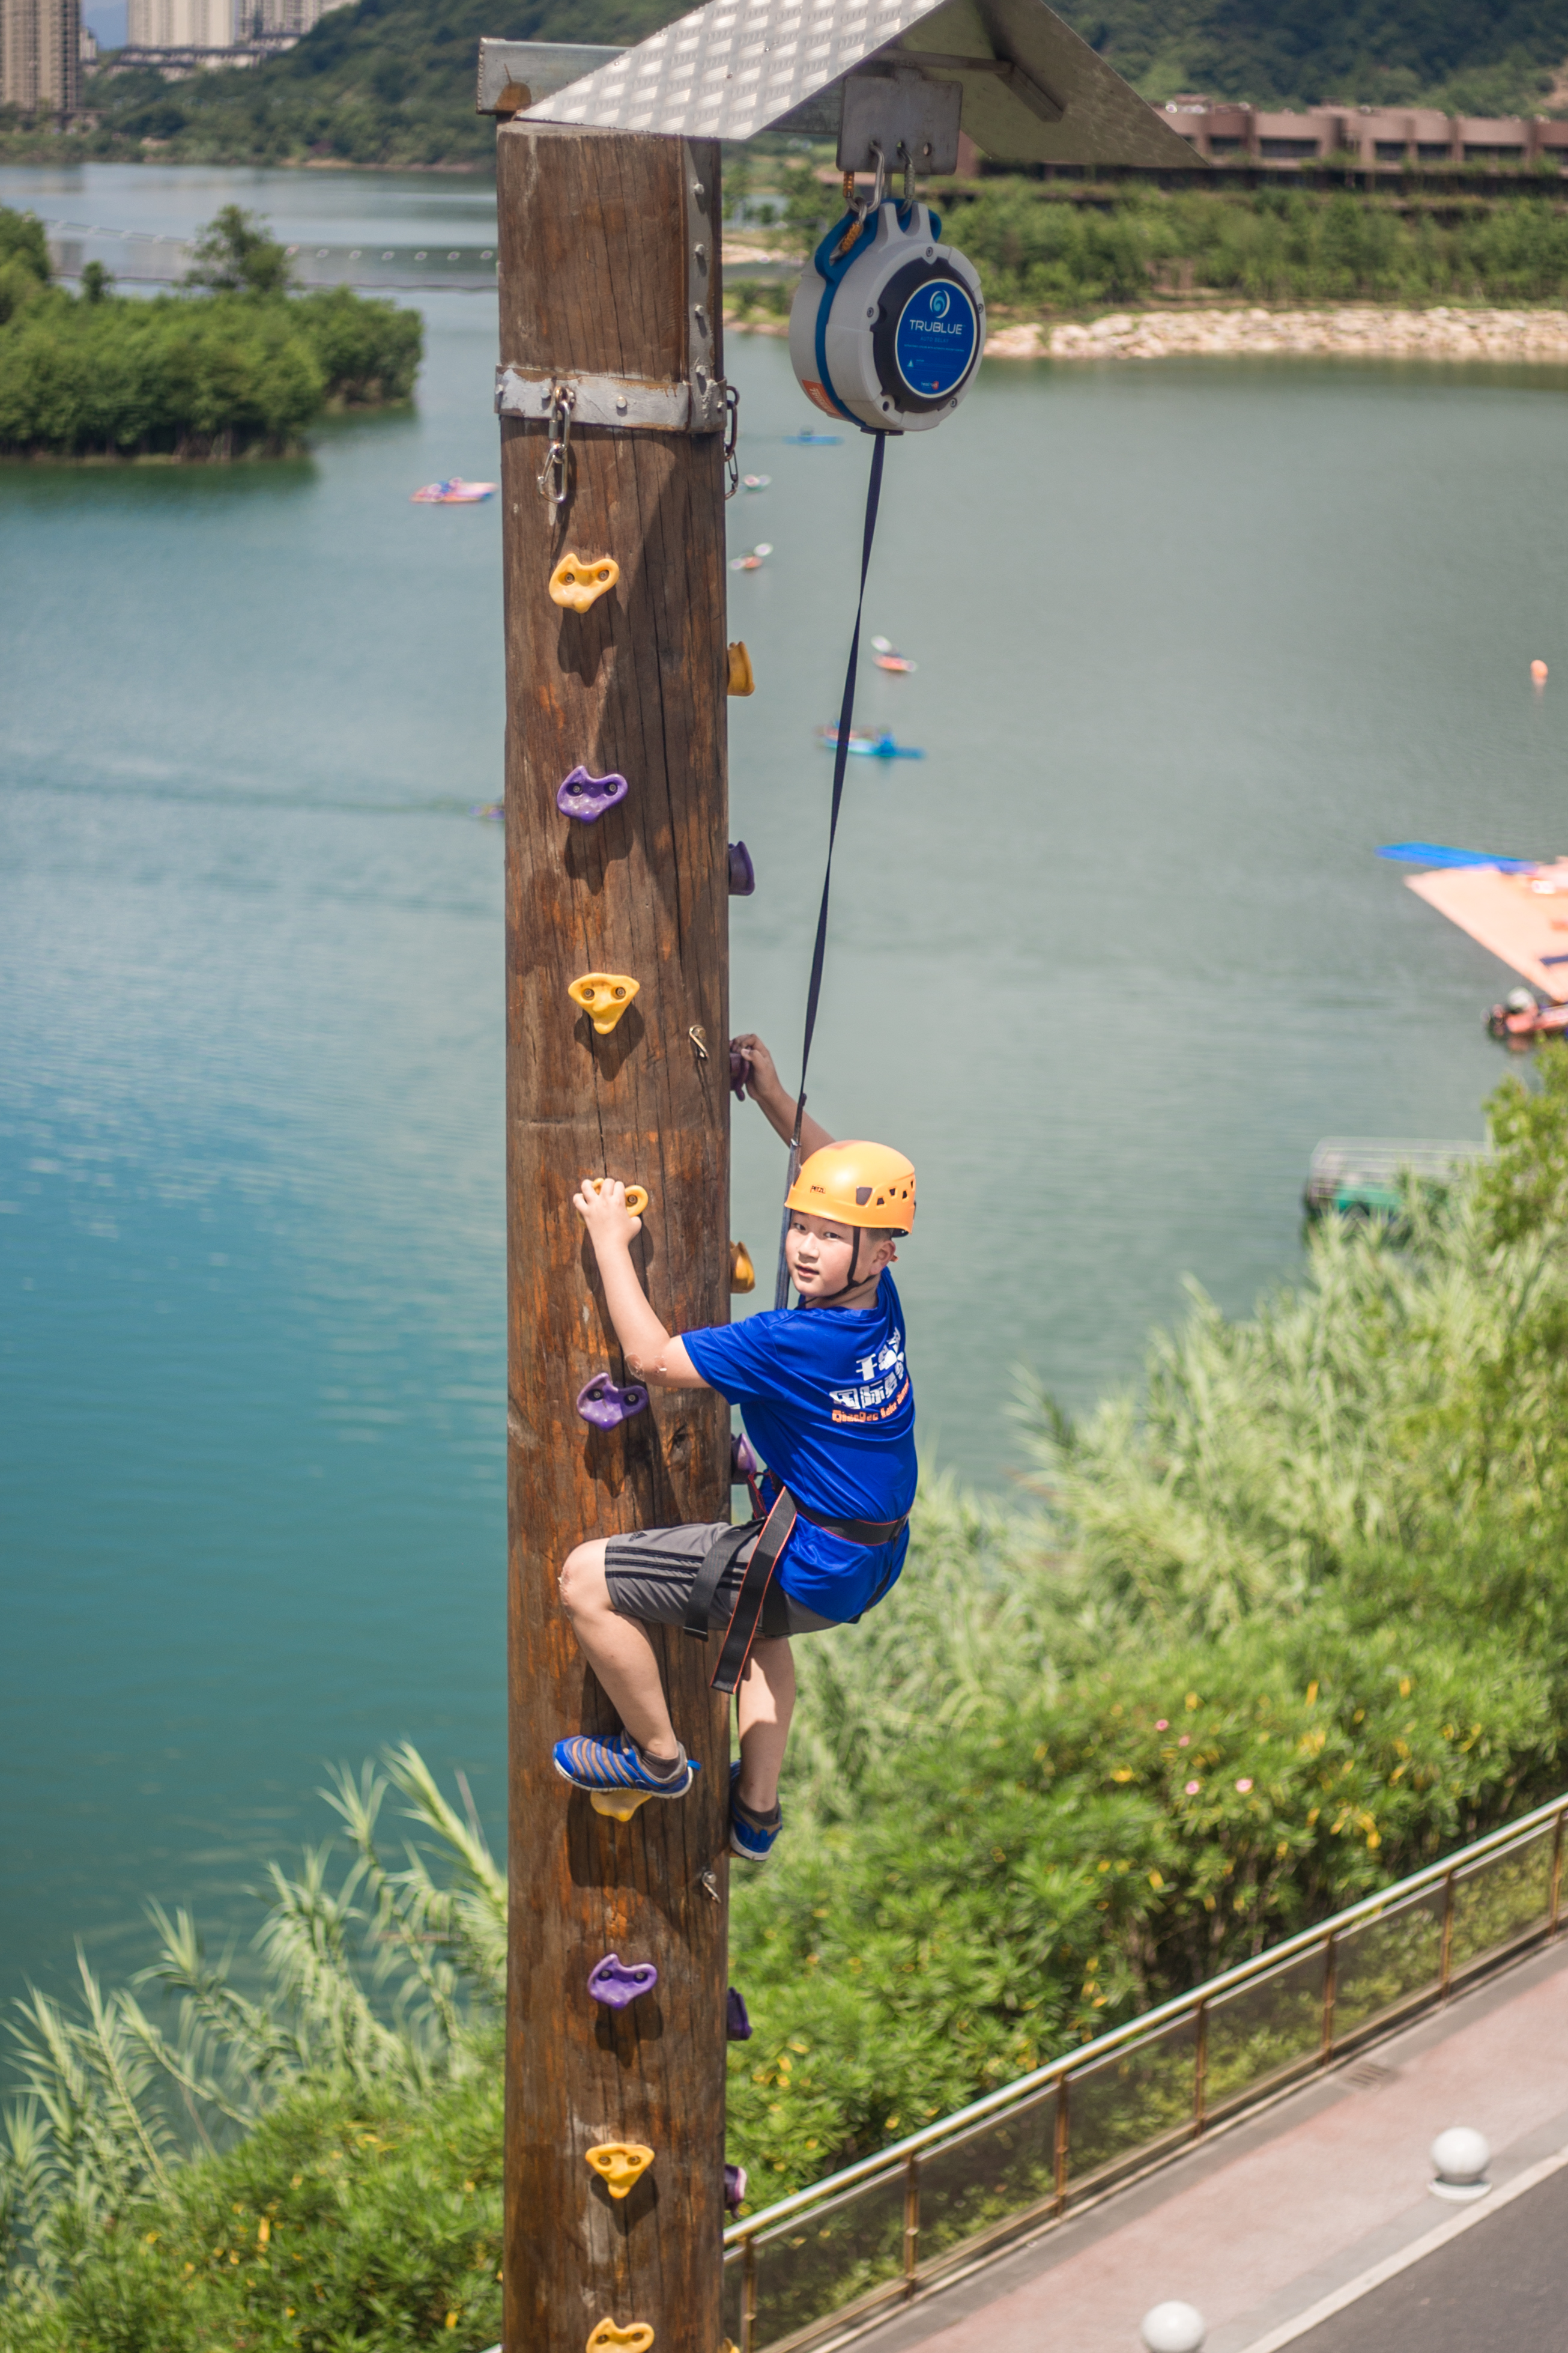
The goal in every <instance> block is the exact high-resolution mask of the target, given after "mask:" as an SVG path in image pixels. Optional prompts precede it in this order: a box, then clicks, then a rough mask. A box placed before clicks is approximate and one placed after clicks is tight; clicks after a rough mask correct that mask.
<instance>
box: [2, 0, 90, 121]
mask: <svg viewBox="0 0 1568 2353" xmlns="http://www.w3.org/2000/svg"><path fill="white" fill-rule="evenodd" d="M80 93H81V0H0V104H3V105H5V106H16V107H19V108H20V109H21V111H22V112H23V113H24V114H52V115H57V116H60V117H64V116H66V115H68V114H74V113H75V112H76V111H77V107H78V104H79V99H80Z"/></svg>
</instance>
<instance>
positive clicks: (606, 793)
mask: <svg viewBox="0 0 1568 2353" xmlns="http://www.w3.org/2000/svg"><path fill="white" fill-rule="evenodd" d="M630 790H631V786H629V785H628V784H627V782H626V778H625V776H616V775H614V774H611V775H610V776H590V775H589V774H588V771H587V769H586V768H574V769H573V771H572V774H571V775H570V776H564V777H563V778H562V781H561V783H560V784H559V785H558V786H556V788H555V806H556V807H557V808H558V809H559V810H560V812H561V814H562V816H563V817H574V818H576V819H577V821H578V823H579V824H580V825H596V824H597V823H598V821H599V819H600V818H602V817H603V816H604V814H605V810H606V809H613V808H614V807H616V804H617V803H618V802H620V801H624V800H625V799H626V795H627V794H628V793H629V792H630ZM733 887H734V886H733V884H731V889H732V888H733Z"/></svg>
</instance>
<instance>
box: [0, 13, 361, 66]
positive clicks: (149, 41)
mask: <svg viewBox="0 0 1568 2353" xmlns="http://www.w3.org/2000/svg"><path fill="white" fill-rule="evenodd" d="M6 5H9V0H0V7H4V6H6ZM347 5H350V0H129V6H128V8H127V11H126V26H125V42H126V45H125V47H124V49H122V50H121V53H120V61H121V63H122V64H129V63H132V62H144V63H147V64H154V65H155V64H163V63H165V62H166V63H167V64H168V65H169V66H170V67H171V68H174V67H177V68H179V69H182V70H184V71H190V70H191V69H194V68H195V67H198V66H203V65H213V66H216V65H249V64H251V63H253V62H254V61H255V60H256V59H257V58H261V57H271V56H274V55H276V54H277V52H278V51H279V50H280V49H291V48H292V47H293V46H294V44H295V42H296V41H297V40H298V39H299V38H300V35H301V34H303V33H308V32H309V31H310V28H311V26H313V25H317V24H319V23H320V22H321V18H322V17H323V16H325V15H326V14H327V12H328V10H329V9H330V8H334V7H344V6H347Z"/></svg>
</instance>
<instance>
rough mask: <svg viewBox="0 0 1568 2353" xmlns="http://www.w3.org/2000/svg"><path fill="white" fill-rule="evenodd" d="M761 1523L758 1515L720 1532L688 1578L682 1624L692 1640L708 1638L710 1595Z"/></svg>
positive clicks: (711, 1599)
mask: <svg viewBox="0 0 1568 2353" xmlns="http://www.w3.org/2000/svg"><path fill="white" fill-rule="evenodd" d="M762 1525H763V1522H762V1518H761V1516H760V1515H759V1517H758V1518H756V1519H754V1520H742V1523H741V1525H740V1526H739V1527H738V1528H726V1529H725V1531H724V1533H723V1535H721V1536H716V1537H715V1538H714V1540H713V1542H712V1543H711V1544H710V1546H709V1547H708V1549H707V1551H706V1552H705V1553H704V1554H703V1556H702V1558H701V1561H700V1564H699V1567H698V1570H697V1574H696V1576H695V1577H693V1578H692V1580H691V1590H690V1592H689V1594H688V1595H687V1597H686V1617H685V1620H684V1624H685V1628H686V1631H687V1632H688V1633H689V1635H690V1636H691V1637H692V1639H693V1641H698V1642H705V1641H707V1640H708V1636H709V1633H710V1626H709V1623H708V1620H709V1618H710V1615H711V1614H712V1609H713V1596H714V1595H715V1594H716V1593H717V1592H718V1590H719V1588H720V1587H721V1585H722V1583H723V1582H724V1579H725V1577H726V1576H727V1575H728V1574H729V1569H730V1564H731V1561H732V1560H733V1559H734V1558H735V1556H736V1555H737V1554H738V1553H741V1552H742V1551H743V1550H744V1549H745V1547H746V1546H747V1545H748V1544H749V1543H750V1542H751V1540H752V1536H754V1535H756V1533H757V1531H758V1530H759V1529H760V1528H761V1526H762Z"/></svg>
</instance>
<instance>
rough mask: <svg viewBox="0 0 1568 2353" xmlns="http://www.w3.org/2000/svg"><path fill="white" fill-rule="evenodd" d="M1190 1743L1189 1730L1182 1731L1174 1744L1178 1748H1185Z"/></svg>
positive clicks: (1190, 1735)
mask: <svg viewBox="0 0 1568 2353" xmlns="http://www.w3.org/2000/svg"><path fill="white" fill-rule="evenodd" d="M1191 1743H1192V1734H1191V1733H1190V1732H1184V1733H1183V1735H1182V1736H1181V1738H1180V1739H1179V1740H1178V1741H1177V1743H1176V1746H1177V1747H1178V1748H1186V1747H1188V1746H1191Z"/></svg>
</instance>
